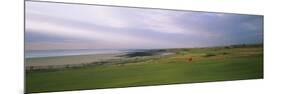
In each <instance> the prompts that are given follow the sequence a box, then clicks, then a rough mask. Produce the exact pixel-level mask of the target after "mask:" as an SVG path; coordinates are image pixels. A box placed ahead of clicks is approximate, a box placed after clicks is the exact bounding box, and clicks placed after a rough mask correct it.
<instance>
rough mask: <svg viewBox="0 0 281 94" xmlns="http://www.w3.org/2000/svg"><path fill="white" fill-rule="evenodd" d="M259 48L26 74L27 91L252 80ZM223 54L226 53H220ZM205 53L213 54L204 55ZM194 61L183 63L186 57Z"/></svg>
mask: <svg viewBox="0 0 281 94" xmlns="http://www.w3.org/2000/svg"><path fill="white" fill-rule="evenodd" d="M262 51H263V50H262V48H258V47H251V48H231V49H223V48H205V49H191V50H187V51H185V50H180V51H178V53H177V54H176V55H172V56H166V57H164V58H160V59H151V60H146V61H141V62H139V63H128V64H124V65H101V66H93V67H85V68H77V69H65V70H59V71H34V72H29V73H27V75H26V84H27V87H26V89H27V92H44V91H59V90H73V89H93V88H108V87H126V86H139V85H158V84H170V83H193V82H203V81H204V82H205V81H221V80H239V79H256V78H262V77H263V53H262ZM221 53H227V54H221ZM206 54H215V56H211V57H205V56H206ZM189 56H192V57H193V58H194V61H193V62H191V63H187V62H186V61H187V60H186V57H189Z"/></svg>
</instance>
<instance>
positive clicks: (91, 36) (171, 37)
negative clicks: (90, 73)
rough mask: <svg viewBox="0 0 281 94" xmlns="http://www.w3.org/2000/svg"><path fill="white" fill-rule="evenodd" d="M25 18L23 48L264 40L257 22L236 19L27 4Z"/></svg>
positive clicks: (251, 18) (172, 45) (164, 45)
mask: <svg viewBox="0 0 281 94" xmlns="http://www.w3.org/2000/svg"><path fill="white" fill-rule="evenodd" d="M25 17H26V27H25V29H26V34H27V36H26V40H27V41H26V44H27V46H28V47H27V48H28V49H102V48H108V49H114V48H115V49H124V48H182V47H199V46H200V47H201V46H214V45H223V44H233V43H242V42H243V40H241V39H244V40H250V41H247V43H253V42H260V39H262V36H263V35H262V33H260V32H263V31H262V24H263V22H262V20H263V19H262V17H260V16H247V15H236V14H222V13H203V12H188V11H171V10H155V9H154V10H153V9H140V8H123V7H107V6H94V5H72V4H61V3H43V2H27V3H26V16H25ZM246 31H254V32H256V33H258V34H256V35H255V33H252V32H246ZM31 35H33V36H35V35H37V36H39V37H32V36H31ZM40 37H42V38H44V39H40ZM250 38H251V39H250ZM35 40H37V41H35ZM44 45H45V46H44Z"/></svg>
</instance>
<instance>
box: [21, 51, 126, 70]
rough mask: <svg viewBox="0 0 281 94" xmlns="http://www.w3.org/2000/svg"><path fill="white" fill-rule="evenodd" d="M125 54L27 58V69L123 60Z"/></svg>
mask: <svg viewBox="0 0 281 94" xmlns="http://www.w3.org/2000/svg"><path fill="white" fill-rule="evenodd" d="M121 55H124V54H121V53H119V54H93V55H74V56H56V57H38V58H26V59H25V60H26V63H25V67H31V66H34V67H43V66H59V65H77V64H88V63H94V62H99V61H106V60H112V59H121V58H125V57H121Z"/></svg>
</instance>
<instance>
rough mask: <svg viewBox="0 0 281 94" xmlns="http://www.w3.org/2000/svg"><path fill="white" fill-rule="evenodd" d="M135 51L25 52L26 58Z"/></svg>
mask: <svg viewBox="0 0 281 94" xmlns="http://www.w3.org/2000/svg"><path fill="white" fill-rule="evenodd" d="M132 51H133V50H108V49H107V50H97V49H78V50H30V51H25V58H34V57H53V56H71V55H88V54H114V53H124V52H132Z"/></svg>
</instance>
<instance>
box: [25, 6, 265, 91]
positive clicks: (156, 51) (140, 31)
mask: <svg viewBox="0 0 281 94" xmlns="http://www.w3.org/2000/svg"><path fill="white" fill-rule="evenodd" d="M263 32H264V31H263V16H262V15H247V14H233V13H215V12H199V11H187V10H168V9H153V8H134V7H120V6H104V5H89V4H70V3H54V2H35V1H25V40H24V42H25V47H24V50H25V57H24V59H25V92H26V93H39V92H56V91H69V90H85V89H104V88H121V87H135V86H151V85H166V84H186V83H199V82H213V81H229V80H245V79H262V78H263V56H264V54H263Z"/></svg>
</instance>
